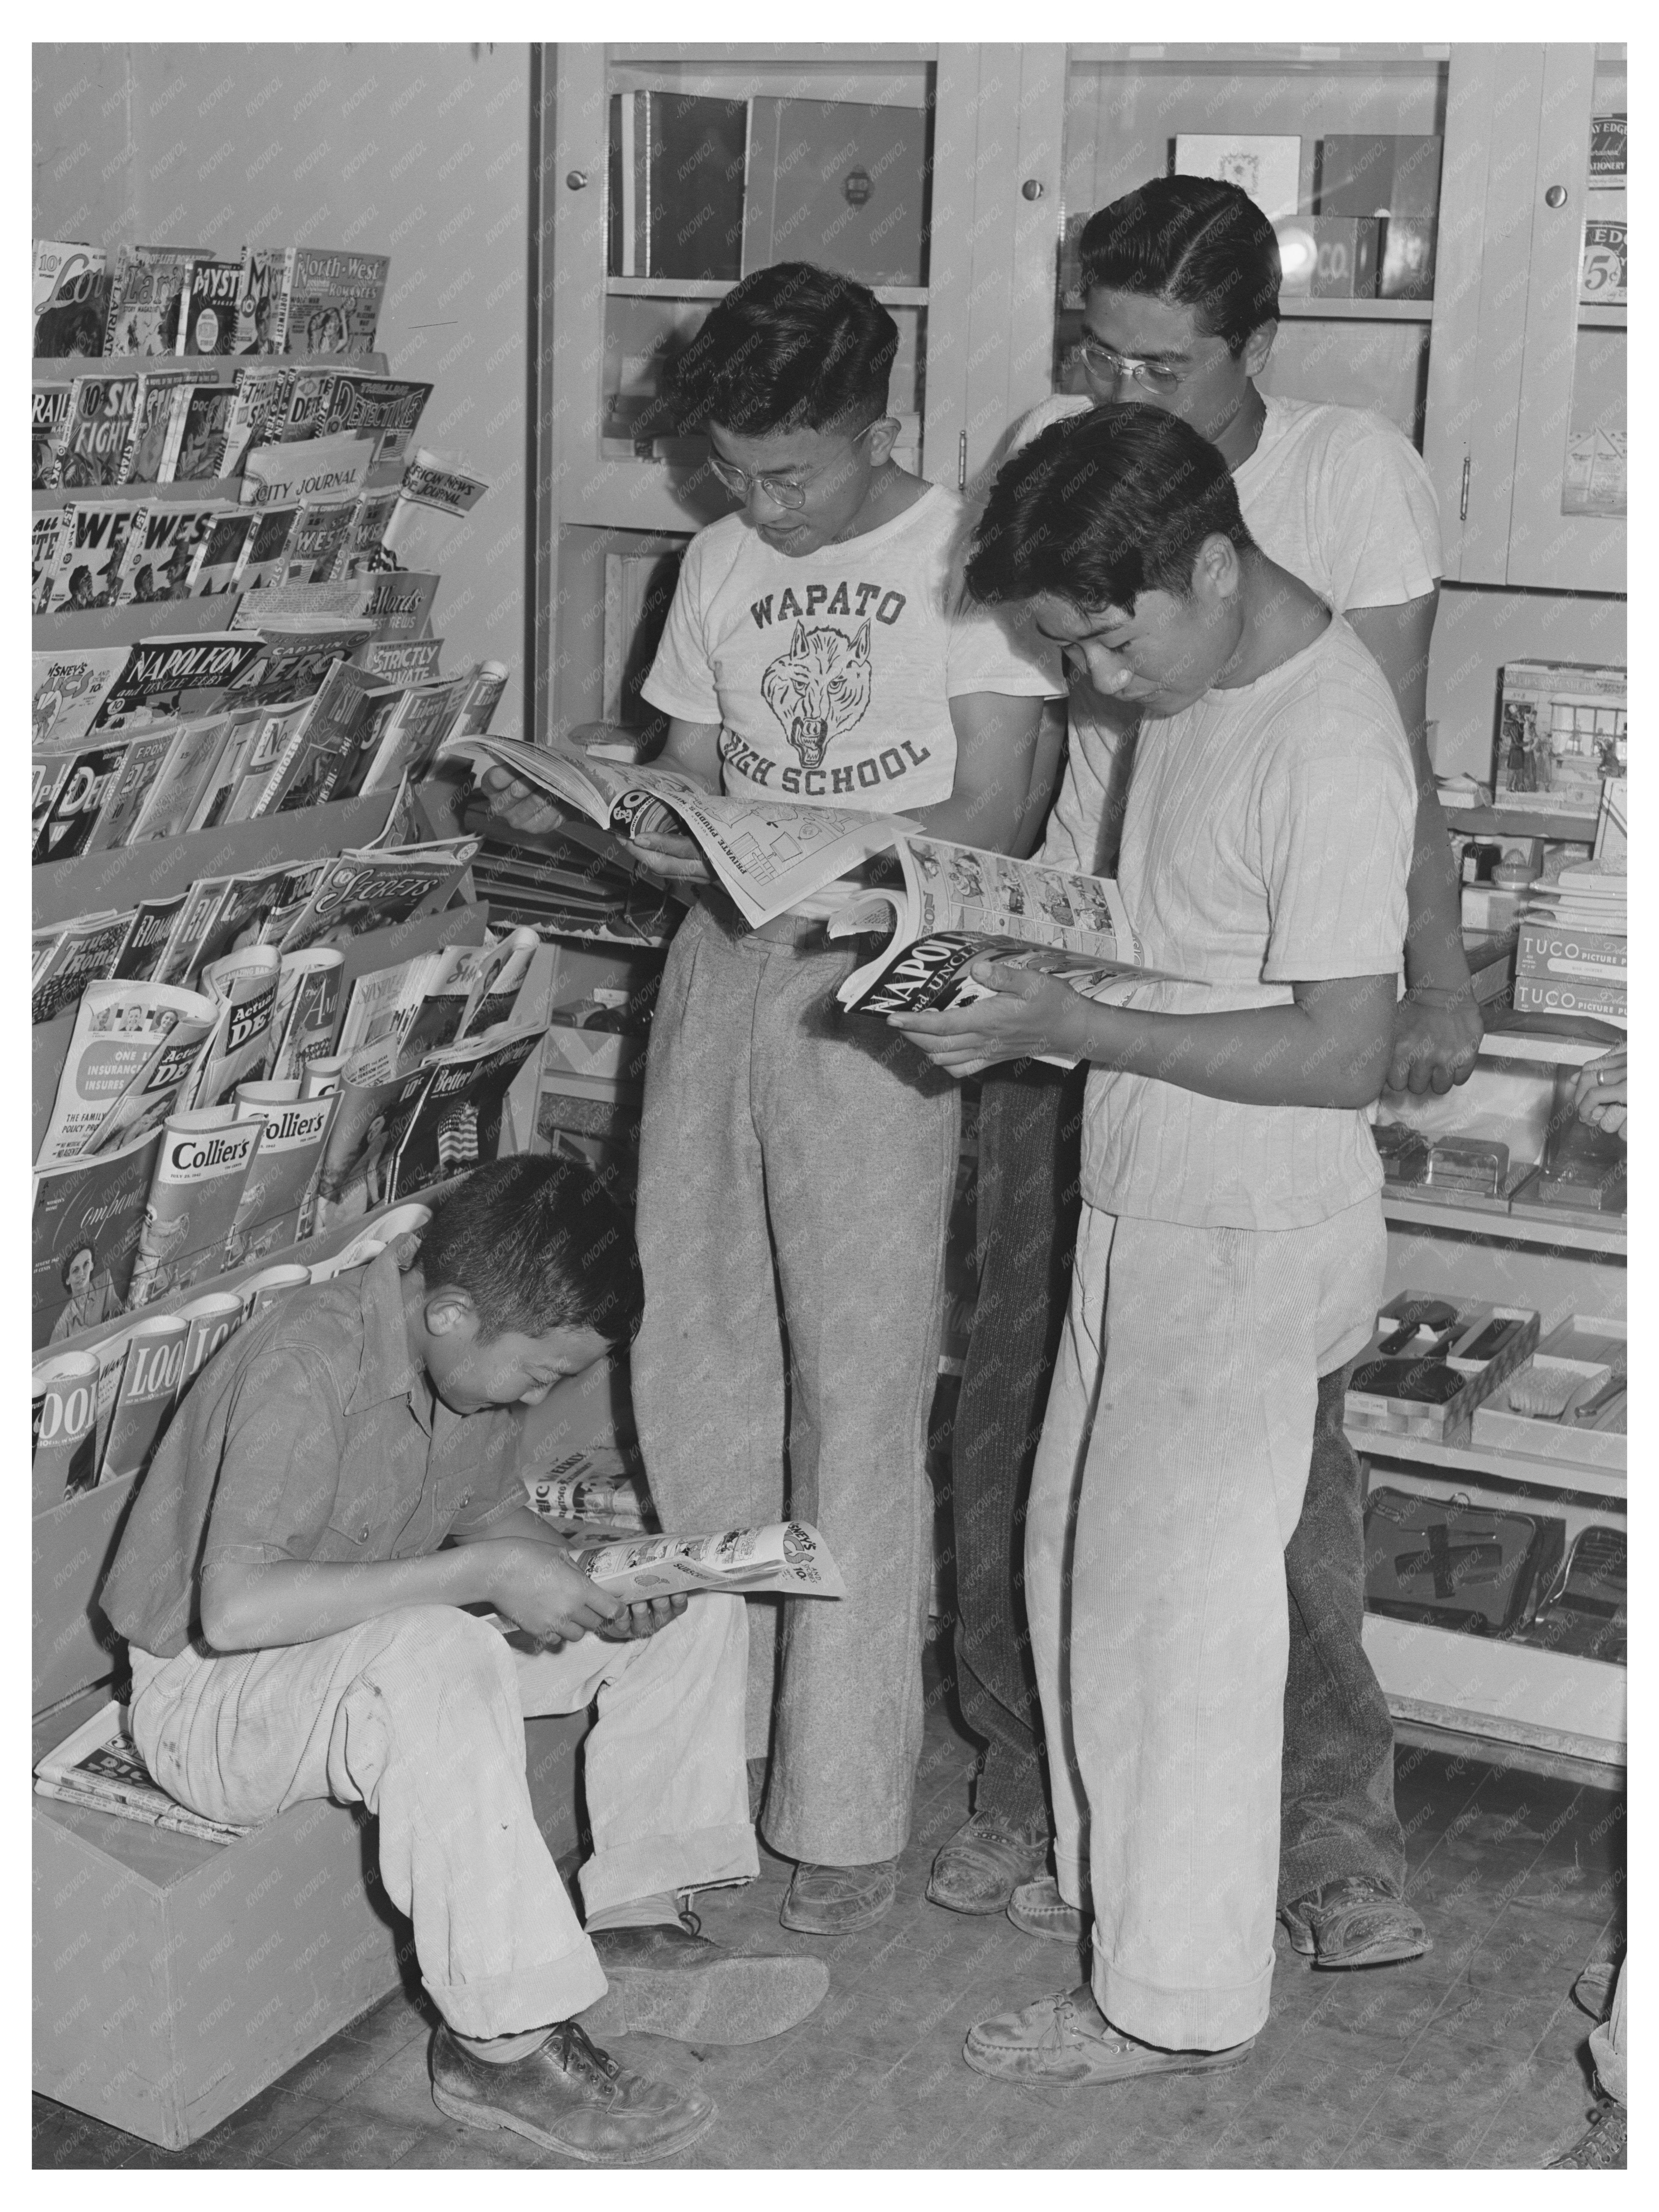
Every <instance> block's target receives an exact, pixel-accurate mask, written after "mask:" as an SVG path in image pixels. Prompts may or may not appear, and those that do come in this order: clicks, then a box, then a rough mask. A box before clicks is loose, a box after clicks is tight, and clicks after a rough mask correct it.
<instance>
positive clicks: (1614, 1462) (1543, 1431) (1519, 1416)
mask: <svg viewBox="0 0 1659 2212" xmlns="http://www.w3.org/2000/svg"><path fill="white" fill-rule="evenodd" d="M1527 1364H1528V1369H1529V1370H1541V1371H1542V1372H1544V1373H1546V1374H1548V1375H1552V1376H1560V1377H1562V1378H1563V1379H1565V1377H1566V1376H1575V1377H1576V1378H1577V1379H1578V1380H1579V1381H1580V1382H1583V1383H1595V1381H1596V1379H1597V1378H1598V1377H1600V1378H1601V1379H1603V1380H1605V1378H1606V1376H1607V1369H1606V1367H1605V1366H1599V1365H1596V1364H1594V1363H1592V1362H1591V1361H1589V1360H1584V1359H1557V1358H1552V1357H1551V1356H1550V1355H1549V1354H1548V1353H1547V1352H1534V1354H1533V1356H1532V1358H1531V1359H1530V1360H1529V1361H1528V1363H1527ZM1513 1379H1514V1378H1513V1377H1511V1380H1513ZM1508 1389H1509V1386H1508V1384H1507V1383H1504V1384H1500V1385H1499V1387H1498V1390H1497V1391H1496V1392H1495V1393H1494V1394H1493V1395H1492V1397H1491V1398H1489V1399H1488V1400H1487V1401H1486V1404H1485V1405H1483V1406H1477V1407H1475V1410H1474V1426H1473V1430H1472V1432H1471V1433H1472V1439H1473V1441H1474V1443H1476V1444H1477V1445H1479V1446H1480V1447H1482V1448H1483V1449H1486V1450H1487V1451H1512V1452H1521V1453H1523V1454H1525V1455H1527V1456H1528V1457H1530V1458H1533V1459H1557V1460H1559V1459H1565V1460H1571V1461H1573V1462H1576V1463H1577V1465H1578V1466H1580V1467H1610V1468H1621V1469H1622V1468H1623V1467H1624V1465H1625V1439H1624V1437H1621V1436H1619V1435H1616V1434H1613V1433H1609V1432H1608V1431H1606V1430H1603V1429H1596V1428H1590V1427H1586V1426H1584V1425H1581V1424H1580V1423H1578V1422H1577V1421H1575V1420H1573V1419H1571V1416H1569V1417H1568V1419H1565V1420H1558V1419H1554V1418H1553V1417H1552V1416H1550V1415H1548V1414H1540V1413H1516V1411H1515V1409H1514V1408H1513V1407H1511V1406H1510V1402H1509V1397H1508ZM1591 1395H1594V1394H1593V1393H1592V1394H1591Z"/></svg>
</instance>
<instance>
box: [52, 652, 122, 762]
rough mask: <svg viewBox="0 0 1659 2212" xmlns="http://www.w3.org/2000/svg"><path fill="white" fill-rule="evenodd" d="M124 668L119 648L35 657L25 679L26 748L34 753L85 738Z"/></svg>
mask: <svg viewBox="0 0 1659 2212" xmlns="http://www.w3.org/2000/svg"><path fill="white" fill-rule="evenodd" d="M126 662H127V648H126V647H125V646H124V645H89V646H82V647H79V648H78V649H71V650H70V651H68V652H64V653H35V654H34V655H33V666H32V669H31V674H30V680H31V683H32V685H33V696H32V699H31V702H30V707H29V743H30V744H31V745H32V746H33V747H34V749H35V750H37V751H38V750H40V747H41V746H43V745H69V744H75V743H76V741H77V740H78V739H80V738H83V737H85V735H86V733H87V732H88V729H89V728H90V727H91V726H92V718H93V716H94V714H96V713H97V712H98V709H99V708H100V707H101V706H102V705H103V703H104V701H105V699H106V697H107V696H108V695H109V693H110V691H111V690H112V688H113V686H114V684H115V680H116V678H117V677H118V676H119V674H120V672H121V671H122V670H123V669H124V668H125V666H126Z"/></svg>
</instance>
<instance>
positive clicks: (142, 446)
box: [127, 368, 212, 484]
mask: <svg viewBox="0 0 1659 2212" xmlns="http://www.w3.org/2000/svg"><path fill="white" fill-rule="evenodd" d="M211 374H212V373H211V371H210V370H207V369H200V368H168V369H158V368H147V369H145V370H144V372H143V375H142V376H141V378H140V380H139V389H138V404H137V418H136V420H135V422H134V425H133V433H132V445H131V451H130V454H129V458H128V464H127V482H128V483H138V484H164V483H172V481H173V464H174V462H175V461H176V459H178V453H179V445H180V442H181V441H182V440H183V437H184V426H185V415H186V413H187V411H188V410H189V406H190V402H191V397H192V395H193V394H194V393H195V392H197V391H199V390H200V389H201V387H202V386H203V384H204V382H207V381H210V380H211Z"/></svg>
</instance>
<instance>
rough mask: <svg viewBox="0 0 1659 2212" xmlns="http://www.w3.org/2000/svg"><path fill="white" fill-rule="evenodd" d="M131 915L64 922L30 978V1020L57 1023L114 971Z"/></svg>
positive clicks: (109, 914) (85, 917)
mask: <svg viewBox="0 0 1659 2212" xmlns="http://www.w3.org/2000/svg"><path fill="white" fill-rule="evenodd" d="M132 921H133V917H132V915H130V914H116V913H114V912H112V911H106V912H104V913H102V914H83V915H76V918H75V919H74V920H73V921H68V922H65V923H64V927H63V931H62V933H61V934H60V935H59V936H58V939H57V941H56V942H55V943H54V945H52V951H51V952H50V953H49V954H48V956H47V957H46V960H45V962H44V963H43V964H42V965H41V967H40V969H39V970H38V971H37V972H36V973H35V974H33V975H32V976H31V977H30V979H29V1021H30V1024H31V1025H33V1026H35V1027H38V1026H39V1025H40V1023H42V1022H51V1021H55V1020H56V1019H57V1018H58V1015H59V1014H61V1013H64V1012H67V1010H68V1009H69V1008H70V1006H74V1005H76V1002H77V1001H78V1000H79V999H80V996H81V994H82V992H83V991H84V990H85V989H86V987H87V986H88V983H95V982H100V981H103V980H104V979H105V978H106V977H107V976H109V975H112V973H113V972H114V968H115V963H116V961H117V960H118V958H119V957H120V953H121V948H122V946H123V945H125V942H126V939H127V934H128V933H129V931H130V930H131V927H132Z"/></svg>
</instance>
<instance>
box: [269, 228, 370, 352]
mask: <svg viewBox="0 0 1659 2212" xmlns="http://www.w3.org/2000/svg"><path fill="white" fill-rule="evenodd" d="M289 251H290V254H291V257H292V258H291V259H290V261H289V268H288V288H287V289H288V329H287V331H286V332H285V334H284V345H285V349H286V350H287V351H288V352H289V353H307V354H319V353H373V352H374V334H375V331H376V328H377V326H378V325H379V323H380V301H381V300H382V298H383V297H384V295H385V293H386V275H387V272H388V271H389V270H390V269H391V267H392V263H391V260H390V258H389V257H388V256H387V255H386V254H384V253H348V252H343V251H335V250H331V249H326V248H321V247H317V246H294V247H291V248H290V249H289Z"/></svg>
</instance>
